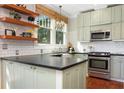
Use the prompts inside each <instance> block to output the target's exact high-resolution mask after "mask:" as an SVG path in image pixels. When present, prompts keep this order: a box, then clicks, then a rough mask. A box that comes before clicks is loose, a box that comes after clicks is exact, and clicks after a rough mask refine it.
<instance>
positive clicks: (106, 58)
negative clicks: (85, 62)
mask: <svg viewBox="0 0 124 93" xmlns="http://www.w3.org/2000/svg"><path fill="white" fill-rule="evenodd" d="M88 58H89V59H96V60H97V59H98V60H99V59H100V60H110V58H109V57H88Z"/></svg>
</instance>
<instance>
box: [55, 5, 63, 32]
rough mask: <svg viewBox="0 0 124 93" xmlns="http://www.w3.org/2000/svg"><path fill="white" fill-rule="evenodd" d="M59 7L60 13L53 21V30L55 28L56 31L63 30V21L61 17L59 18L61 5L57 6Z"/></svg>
mask: <svg viewBox="0 0 124 93" xmlns="http://www.w3.org/2000/svg"><path fill="white" fill-rule="evenodd" d="M59 8H60V14H59V17H58V18H56V21H55V30H57V31H63V28H64V25H65V24H64V22H63V21H62V20H61V19H62V18H61V16H62V15H61V8H62V6H61V5H60V6H59Z"/></svg>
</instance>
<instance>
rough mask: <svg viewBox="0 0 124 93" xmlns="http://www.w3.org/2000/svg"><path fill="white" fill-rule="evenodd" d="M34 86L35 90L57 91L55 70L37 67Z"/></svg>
mask: <svg viewBox="0 0 124 93" xmlns="http://www.w3.org/2000/svg"><path fill="white" fill-rule="evenodd" d="M34 85H35V89H55V88H56V72H55V70H52V69H50V70H49V69H45V68H39V67H36V69H35V78H34Z"/></svg>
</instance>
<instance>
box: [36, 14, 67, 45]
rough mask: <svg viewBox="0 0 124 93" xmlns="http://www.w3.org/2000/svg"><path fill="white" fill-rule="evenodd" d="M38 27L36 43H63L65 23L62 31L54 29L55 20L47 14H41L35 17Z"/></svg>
mask: <svg viewBox="0 0 124 93" xmlns="http://www.w3.org/2000/svg"><path fill="white" fill-rule="evenodd" d="M37 20H38V21H37V22H38V25H39V29H38V31H37V32H38V33H37V36H38V43H39V44H64V43H65V40H66V39H65V37H66V35H65V34H66V24H65V27H64V29H63V31H56V30H55V20H54V19H50V18H49V17H47V16H44V15H41V16H39V17H38V19H37Z"/></svg>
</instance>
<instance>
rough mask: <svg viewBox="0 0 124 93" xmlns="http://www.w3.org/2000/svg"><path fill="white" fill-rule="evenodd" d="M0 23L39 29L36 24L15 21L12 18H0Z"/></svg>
mask: <svg viewBox="0 0 124 93" xmlns="http://www.w3.org/2000/svg"><path fill="white" fill-rule="evenodd" d="M0 21H2V22H7V23H12V24H18V25H22V26H28V27H39V26H38V25H36V24H33V23H29V22H25V21H22V20H17V19H14V18H9V17H0Z"/></svg>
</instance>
